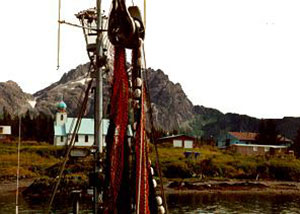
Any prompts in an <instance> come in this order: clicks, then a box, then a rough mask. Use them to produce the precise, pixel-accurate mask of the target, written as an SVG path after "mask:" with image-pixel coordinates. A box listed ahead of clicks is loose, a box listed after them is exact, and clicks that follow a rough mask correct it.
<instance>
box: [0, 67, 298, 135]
mask: <svg viewBox="0 0 300 214" xmlns="http://www.w3.org/2000/svg"><path fill="white" fill-rule="evenodd" d="M88 67H89V65H88V64H85V65H79V66H78V67H77V68H76V69H73V70H71V71H69V72H68V73H65V74H64V75H63V76H62V78H61V79H60V80H59V81H57V82H56V83H53V84H51V85H50V86H48V87H46V88H44V89H42V90H40V91H38V92H36V93H35V94H33V95H30V94H27V93H24V92H23V91H22V89H21V88H20V87H19V86H18V85H17V84H16V83H14V82H12V81H8V82H5V83H0V113H1V110H2V109H3V108H5V109H7V110H8V112H9V113H10V114H13V115H16V114H17V112H18V111H19V110H20V109H23V110H22V111H26V110H30V111H31V112H32V113H34V114H38V113H39V112H43V113H45V114H47V115H52V116H53V115H54V114H55V111H56V107H55V106H56V103H57V102H59V101H60V100H61V99H63V100H64V101H65V102H66V104H67V106H68V108H67V111H68V114H69V115H70V116H76V115H77V112H78V111H79V108H80V105H81V102H82V99H83V93H84V91H85V88H86V86H87V83H88V82H89V81H90V80H91V79H90V78H87V72H88ZM107 76H108V78H106V79H105V80H104V87H103V92H104V114H105V115H106V116H107V113H108V111H107V109H108V100H109V97H110V84H108V81H109V80H110V79H111V78H110V77H111V74H108V75H107ZM146 77H147V82H148V89H149V94H150V100H151V106H152V111H153V120H154V121H153V122H154V126H155V127H156V129H161V130H164V131H173V130H178V131H180V132H185V133H188V134H192V135H194V136H202V137H205V138H210V137H211V136H213V137H217V136H219V135H220V134H222V133H225V132H227V131H251V132H255V131H257V130H258V125H259V120H258V119H256V118H252V117H249V116H247V115H238V114H232V113H228V114H223V113H221V112H220V111H218V110H216V109H213V108H206V107H204V106H198V105H196V106H194V105H193V104H192V102H191V101H190V100H189V99H188V97H187V96H186V94H185V93H184V91H183V89H182V87H181V86H180V84H178V83H177V84H174V83H173V82H171V81H170V80H169V78H168V76H167V75H165V74H164V72H163V71H161V70H153V69H148V70H147V75H146ZM1 107H2V108H1ZM93 112H94V95H93V93H90V95H89V102H88V106H87V110H86V114H85V117H92V116H93ZM275 122H276V124H277V128H278V130H279V132H280V133H282V134H284V135H286V136H287V137H289V138H293V137H294V136H295V134H296V131H297V129H298V128H299V127H300V118H290V117H289V118H283V119H281V120H275Z"/></svg>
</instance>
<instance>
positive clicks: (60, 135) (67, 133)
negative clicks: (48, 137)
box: [54, 101, 109, 146]
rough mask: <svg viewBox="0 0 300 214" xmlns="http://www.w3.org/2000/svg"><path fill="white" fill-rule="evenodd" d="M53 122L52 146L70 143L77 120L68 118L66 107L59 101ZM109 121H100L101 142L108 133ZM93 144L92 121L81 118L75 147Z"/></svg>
mask: <svg viewBox="0 0 300 214" xmlns="http://www.w3.org/2000/svg"><path fill="white" fill-rule="evenodd" d="M56 107H57V112H56V117H55V122H54V145H55V146H65V145H68V144H69V143H70V141H71V137H72V133H73V130H74V128H75V124H76V121H77V118H73V117H68V115H67V111H66V110H67V105H66V103H65V102H63V101H61V102H59V103H58V104H57V105H56ZM108 125H109V120H108V119H103V120H102V129H103V132H102V133H103V136H102V137H103V142H105V136H106V135H107V131H108ZM93 144H94V119H92V118H82V120H81V125H80V128H79V131H78V134H77V135H76V137H75V146H92V145H93Z"/></svg>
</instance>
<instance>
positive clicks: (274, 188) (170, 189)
mask: <svg viewBox="0 0 300 214" xmlns="http://www.w3.org/2000/svg"><path fill="white" fill-rule="evenodd" d="M164 189H165V193H166V194H262V195H267V194H276V195H299V196H300V183H299V182H292V181H247V180H242V181H205V182H181V183H179V185H178V183H176V184H174V183H172V182H171V183H169V184H168V185H164Z"/></svg>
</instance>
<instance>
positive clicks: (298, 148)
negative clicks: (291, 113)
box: [292, 128, 300, 158]
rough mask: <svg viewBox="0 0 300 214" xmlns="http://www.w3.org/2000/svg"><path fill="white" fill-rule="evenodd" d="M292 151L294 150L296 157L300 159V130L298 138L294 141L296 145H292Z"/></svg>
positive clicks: (299, 129)
mask: <svg viewBox="0 0 300 214" xmlns="http://www.w3.org/2000/svg"><path fill="white" fill-rule="evenodd" d="M292 149H293V150H294V153H295V155H296V157H298V158H299V157H300V128H298V130H297V135H296V138H295V139H294V144H293V145H292Z"/></svg>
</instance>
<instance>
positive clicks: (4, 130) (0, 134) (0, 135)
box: [0, 126, 11, 139]
mask: <svg viewBox="0 0 300 214" xmlns="http://www.w3.org/2000/svg"><path fill="white" fill-rule="evenodd" d="M7 135H11V126H0V139H4V138H6V136H7Z"/></svg>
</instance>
